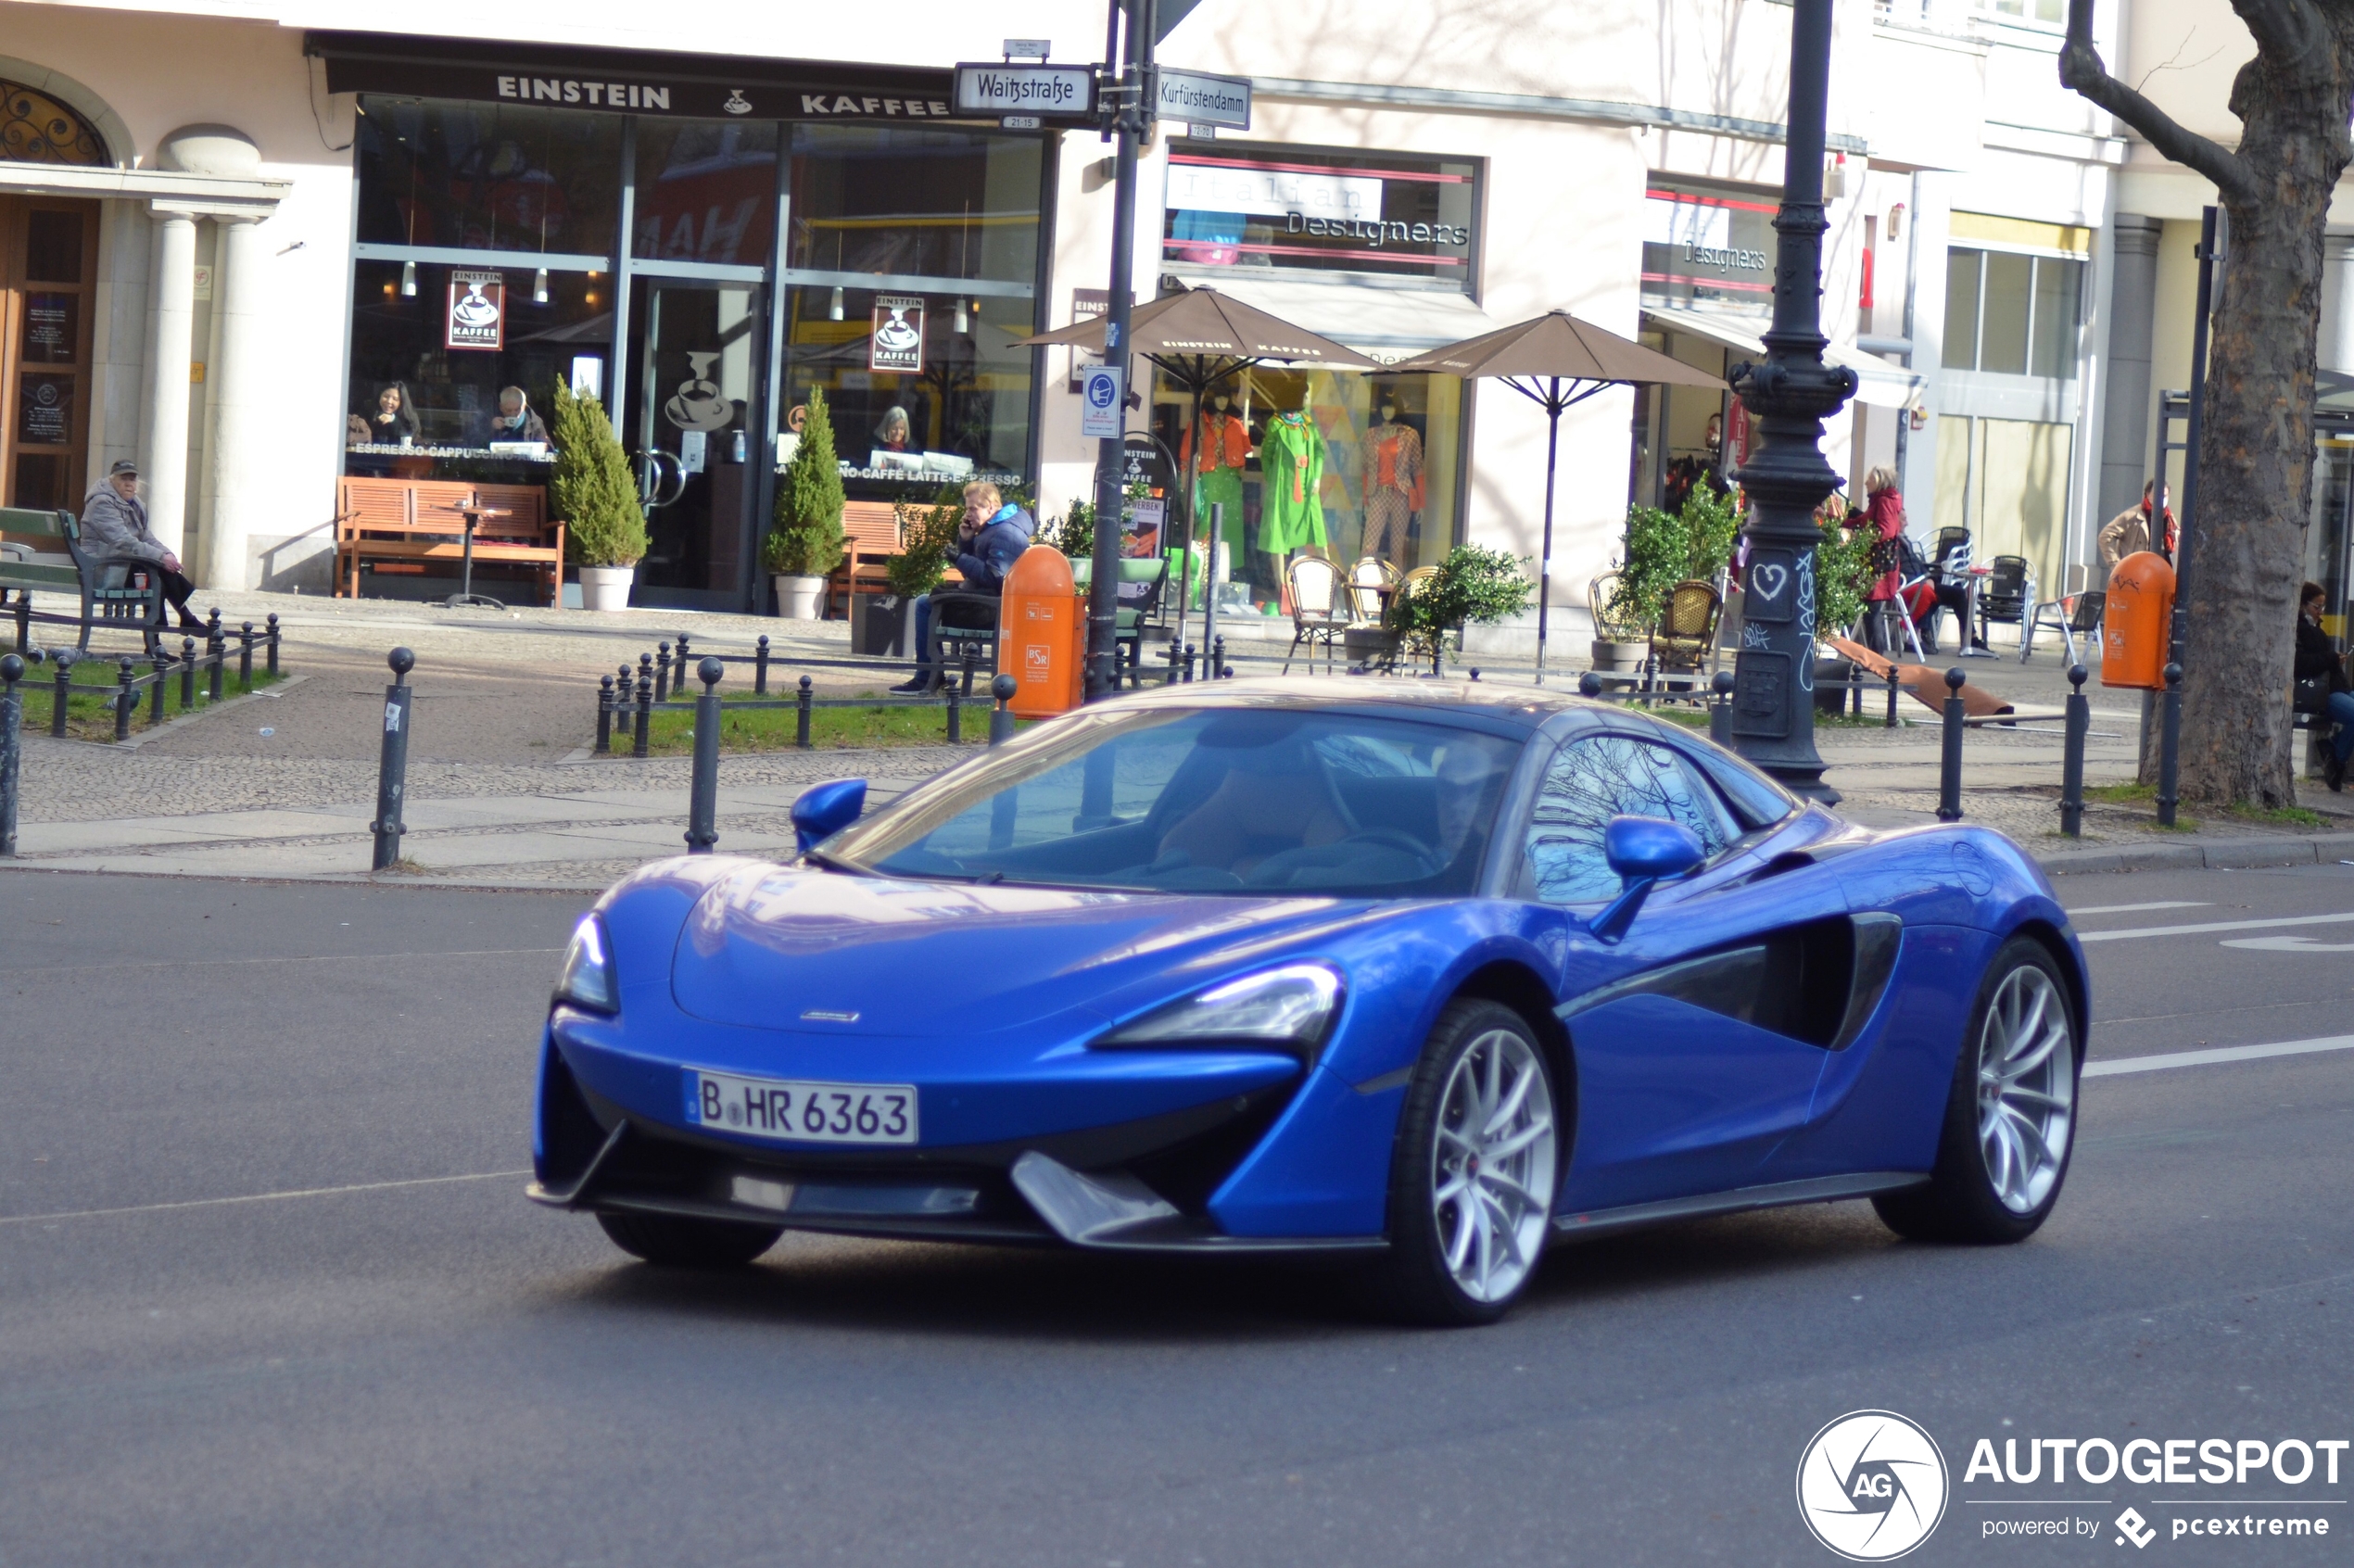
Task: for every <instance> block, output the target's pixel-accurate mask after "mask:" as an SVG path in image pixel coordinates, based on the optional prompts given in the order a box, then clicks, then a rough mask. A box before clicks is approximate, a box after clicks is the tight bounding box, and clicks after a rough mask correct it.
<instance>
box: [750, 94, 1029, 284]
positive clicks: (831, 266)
mask: <svg viewBox="0 0 2354 1568" xmlns="http://www.w3.org/2000/svg"><path fill="white" fill-rule="evenodd" d="M1042 147H1043V144H1042V143H1041V142H1040V141H1039V140H1038V139H1037V138H1036V137H1034V136H1030V137H1024V136H994V135H990V134H988V133H983V132H968V131H934V130H921V131H918V130H914V129H908V128H903V127H899V126H874V127H867V126H849V125H795V126H794V127H792V252H791V259H790V260H789V261H788V262H787V265H789V266H791V267H796V268H804V269H806V270H809V271H812V272H867V273H877V274H881V275H884V276H889V277H918V276H919V277H925V278H938V279H941V280H943V281H946V280H951V279H979V280H990V281H994V282H999V283H1009V284H1019V285H1024V286H1025V287H1028V286H1030V285H1034V284H1035V282H1036V279H1037V275H1038V197H1039V175H1040V167H1041V165H1040V159H1041V158H1042V156H1043V154H1042Z"/></svg>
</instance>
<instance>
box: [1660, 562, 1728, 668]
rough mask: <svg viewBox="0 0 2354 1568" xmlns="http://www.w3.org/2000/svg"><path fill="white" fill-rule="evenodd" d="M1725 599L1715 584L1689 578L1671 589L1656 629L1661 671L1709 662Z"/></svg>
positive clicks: (1696, 578)
mask: <svg viewBox="0 0 2354 1568" xmlns="http://www.w3.org/2000/svg"><path fill="white" fill-rule="evenodd" d="M1723 607H1724V601H1723V600H1721V599H1719V598H1718V597H1717V594H1716V588H1715V584H1713V583H1704V582H1702V581H1701V580H1700V579H1699V578H1698V577H1687V578H1685V579H1684V580H1683V581H1682V582H1680V583H1677V585H1676V586H1675V587H1674V588H1670V589H1668V591H1667V605H1666V608H1664V610H1662V611H1661V612H1660V616H1659V625H1658V626H1657V627H1656V628H1654V629H1653V630H1652V665H1653V667H1654V668H1656V669H1658V670H1661V671H1668V670H1679V671H1686V672H1690V671H1696V670H1698V669H1699V668H1700V667H1701V666H1702V664H1706V663H1707V662H1708V651H1709V648H1710V646H1711V645H1712V644H1713V643H1715V640H1716V614H1717V612H1718V611H1719V610H1721V609H1722V608H1723Z"/></svg>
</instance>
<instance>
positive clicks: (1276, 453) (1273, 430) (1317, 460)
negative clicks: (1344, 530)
mask: <svg viewBox="0 0 2354 1568" xmlns="http://www.w3.org/2000/svg"><path fill="white" fill-rule="evenodd" d="M1259 474H1260V487H1259V549H1261V550H1265V551H1267V552H1268V553H1269V554H1270V555H1272V556H1274V557H1276V558H1277V559H1278V560H1280V559H1282V558H1283V557H1284V556H1285V555H1287V554H1289V553H1290V552H1291V551H1293V550H1305V549H1307V548H1309V547H1310V546H1311V545H1312V546H1314V547H1315V548H1316V549H1318V550H1322V549H1323V548H1324V503H1323V501H1322V500H1321V499H1318V497H1317V491H1318V490H1319V489H1320V488H1321V487H1323V481H1324V436H1323V431H1321V430H1319V429H1317V428H1316V422H1315V421H1314V420H1312V419H1310V418H1309V417H1308V411H1307V410H1305V409H1294V410H1292V411H1290V412H1288V413H1279V414H1277V415H1276V416H1275V417H1274V418H1272V419H1271V420H1269V421H1268V422H1267V434H1266V435H1265V436H1262V437H1261V438H1260V440H1259Z"/></svg>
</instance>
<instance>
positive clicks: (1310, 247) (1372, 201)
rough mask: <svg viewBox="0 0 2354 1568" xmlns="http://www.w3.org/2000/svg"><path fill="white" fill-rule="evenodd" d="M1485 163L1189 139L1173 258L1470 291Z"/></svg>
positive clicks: (1178, 163)
mask: <svg viewBox="0 0 2354 1568" xmlns="http://www.w3.org/2000/svg"><path fill="white" fill-rule="evenodd" d="M1478 196H1479V166H1478V165H1477V164H1476V163H1474V162H1473V161H1472V160H1471V159H1469V158H1413V157H1409V156H1406V155H1404V154H1393V153H1344V152H1326V151H1323V150H1321V149H1317V148H1306V147H1294V146H1281V147H1273V146H1270V147H1251V146H1245V145H1237V144H1235V143H1231V142H1222V141H1221V142H1178V143H1176V144H1174V145H1172V146H1171V149H1170V155H1169V191H1168V199H1167V204H1166V211H1165V213H1164V217H1163V227H1162V231H1161V258H1162V259H1163V260H1165V261H1169V262H1173V263H1177V264H1180V265H1184V266H1191V267H1204V268H1209V267H1265V268H1279V269H1283V270H1285V271H1288V272H1320V273H1323V274H1326V275H1327V276H1338V277H1346V276H1351V275H1354V276H1365V275H1373V276H1377V277H1380V278H1383V279H1385V280H1393V281H1394V280H1398V279H1412V280H1414V281H1415V282H1417V283H1420V284H1424V285H1428V286H1431V287H1436V288H1447V289H1457V290H1462V291H1463V292H1466V293H1468V292H1469V291H1470V288H1471V284H1472V278H1473V276H1474V266H1473V247H1474V244H1475V238H1474V230H1475V229H1476V227H1477V224H1478V214H1477V206H1478Z"/></svg>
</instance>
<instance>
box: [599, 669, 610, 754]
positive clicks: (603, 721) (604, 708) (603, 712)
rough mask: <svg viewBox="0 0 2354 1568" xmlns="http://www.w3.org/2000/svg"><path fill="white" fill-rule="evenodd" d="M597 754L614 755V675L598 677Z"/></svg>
mask: <svg viewBox="0 0 2354 1568" xmlns="http://www.w3.org/2000/svg"><path fill="white" fill-rule="evenodd" d="M597 755H599V756H601V757H609V756H611V755H613V677H611V676H599V677H597Z"/></svg>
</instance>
